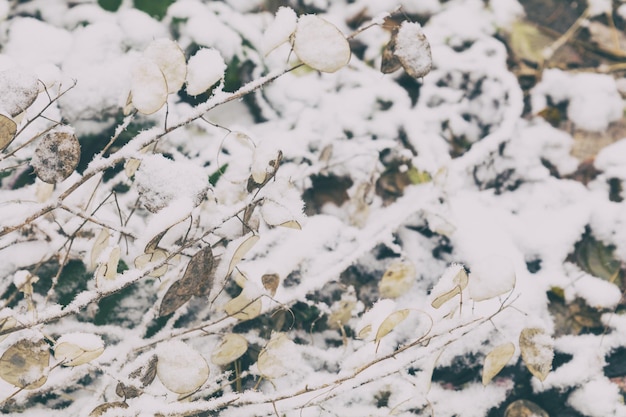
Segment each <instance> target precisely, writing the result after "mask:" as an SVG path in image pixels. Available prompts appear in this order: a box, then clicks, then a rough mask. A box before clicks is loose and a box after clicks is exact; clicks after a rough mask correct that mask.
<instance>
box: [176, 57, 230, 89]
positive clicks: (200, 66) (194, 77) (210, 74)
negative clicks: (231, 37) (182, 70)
mask: <svg viewBox="0 0 626 417" xmlns="http://www.w3.org/2000/svg"><path fill="white" fill-rule="evenodd" d="M224 71H226V63H225V62H224V58H222V55H221V54H220V53H219V51H218V50H217V49H213V48H202V49H200V50H199V51H198V52H196V53H195V54H194V55H193V56H192V57H191V58H189V62H188V63H187V87H186V90H187V94H189V95H191V96H197V95H198V94H202V93H204V92H205V91H207V90H208V89H209V88H211V87H212V86H213V85H215V84H216V83H217V82H219V81H220V80H222V79H223V78H224Z"/></svg>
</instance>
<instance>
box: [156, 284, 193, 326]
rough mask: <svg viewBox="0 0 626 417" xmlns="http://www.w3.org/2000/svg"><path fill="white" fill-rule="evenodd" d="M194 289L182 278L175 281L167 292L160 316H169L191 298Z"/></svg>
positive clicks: (160, 309)
mask: <svg viewBox="0 0 626 417" xmlns="http://www.w3.org/2000/svg"><path fill="white" fill-rule="evenodd" d="M193 293H194V289H193V288H190V287H189V283H188V282H185V281H183V280H182V279H180V280H178V281H175V282H174V283H173V284H172V285H170V287H169V288H168V289H167V291H166V292H165V295H164V296H163V299H162V300H161V307H160V308H159V317H163V316H168V315H170V314H172V313H173V312H175V311H176V310H178V309H179V308H180V307H181V306H182V305H183V304H185V303H186V302H187V301H189V300H191V296H192V295H193Z"/></svg>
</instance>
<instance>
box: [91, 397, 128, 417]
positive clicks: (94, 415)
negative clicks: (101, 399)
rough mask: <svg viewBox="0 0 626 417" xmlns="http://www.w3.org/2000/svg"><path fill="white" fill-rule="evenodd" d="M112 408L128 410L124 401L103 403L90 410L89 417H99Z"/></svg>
mask: <svg viewBox="0 0 626 417" xmlns="http://www.w3.org/2000/svg"><path fill="white" fill-rule="evenodd" d="M114 408H128V404H127V403H125V402H124V401H115V402H112V403H103V404H100V405H99V406H97V407H96V408H94V409H93V410H91V413H89V417H100V416H101V415H103V414H104V413H106V412H107V411H109V410H112V409H114Z"/></svg>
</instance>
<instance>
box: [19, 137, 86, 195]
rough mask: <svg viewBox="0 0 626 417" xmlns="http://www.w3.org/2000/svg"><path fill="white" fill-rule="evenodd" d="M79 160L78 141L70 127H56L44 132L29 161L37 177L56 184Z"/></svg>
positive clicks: (64, 177) (67, 175)
mask: <svg viewBox="0 0 626 417" xmlns="http://www.w3.org/2000/svg"><path fill="white" fill-rule="evenodd" d="M79 161H80V143H79V142H78V139H77V138H76V135H74V132H73V131H72V130H70V129H67V128H65V129H58V130H54V131H51V132H49V133H48V134H46V135H45V136H44V137H43V139H42V140H40V141H39V143H38V144H37V148H36V149H35V153H34V155H33V158H32V160H31V161H30V164H31V166H32V167H33V168H34V170H35V173H36V174H37V177H39V179H40V180H42V181H43V182H47V183H49V184H56V183H58V182H61V181H63V180H64V179H66V178H67V177H69V176H70V175H71V174H72V172H74V170H75V169H76V167H77V166H78V162H79Z"/></svg>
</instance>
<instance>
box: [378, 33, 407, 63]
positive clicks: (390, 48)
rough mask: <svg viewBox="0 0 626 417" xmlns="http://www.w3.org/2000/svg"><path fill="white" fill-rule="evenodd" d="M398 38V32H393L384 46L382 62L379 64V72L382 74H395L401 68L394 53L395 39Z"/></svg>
mask: <svg viewBox="0 0 626 417" xmlns="http://www.w3.org/2000/svg"><path fill="white" fill-rule="evenodd" d="M397 38H398V31H397V30H394V32H393V34H392V35H391V39H390V40H389V42H388V43H387V45H385V49H383V54H382V61H381V63H380V72H382V73H383V74H390V73H392V72H395V71H397V70H399V69H400V67H402V63H401V62H400V60H399V59H398V57H397V56H396V54H395V51H396V42H397V41H396V39H397Z"/></svg>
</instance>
